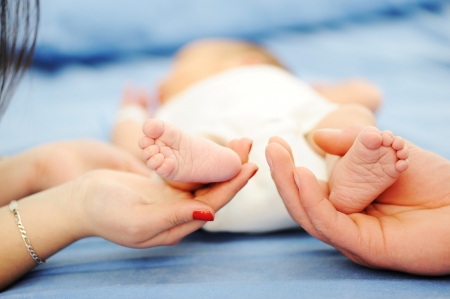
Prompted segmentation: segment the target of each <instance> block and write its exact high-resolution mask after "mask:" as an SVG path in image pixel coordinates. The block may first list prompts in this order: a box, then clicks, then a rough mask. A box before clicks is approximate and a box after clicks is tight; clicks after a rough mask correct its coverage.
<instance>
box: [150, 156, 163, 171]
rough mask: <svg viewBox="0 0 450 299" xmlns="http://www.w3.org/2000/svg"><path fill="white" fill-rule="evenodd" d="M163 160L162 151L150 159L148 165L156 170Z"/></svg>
mask: <svg viewBox="0 0 450 299" xmlns="http://www.w3.org/2000/svg"><path fill="white" fill-rule="evenodd" d="M163 162H164V155H163V154H161V153H160V154H156V155H154V156H153V157H151V158H150V159H148V161H147V166H148V167H149V168H150V169H152V170H155V169H157V168H158V167H160V166H161V164H162V163H163Z"/></svg>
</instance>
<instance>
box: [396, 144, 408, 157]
mask: <svg viewBox="0 0 450 299" xmlns="http://www.w3.org/2000/svg"><path fill="white" fill-rule="evenodd" d="M408 157H409V152H408V148H407V147H406V146H405V147H404V148H402V149H401V150H399V151H397V158H399V159H400V160H406V159H408Z"/></svg>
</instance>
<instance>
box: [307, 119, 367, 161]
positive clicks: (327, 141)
mask: <svg viewBox="0 0 450 299" xmlns="http://www.w3.org/2000/svg"><path fill="white" fill-rule="evenodd" d="M363 128H364V127H363V126H358V125H354V126H349V127H346V128H344V129H342V130H339V129H320V130H317V131H315V132H314V133H313V139H314V142H315V143H316V144H317V145H318V146H319V147H320V148H321V149H323V150H324V151H325V152H327V153H329V154H332V155H337V156H343V155H345V154H346V153H347V152H348V150H349V149H350V147H351V146H352V145H353V143H354V142H355V139H356V137H357V136H358V134H359V133H360V132H361V130H362V129H363Z"/></svg>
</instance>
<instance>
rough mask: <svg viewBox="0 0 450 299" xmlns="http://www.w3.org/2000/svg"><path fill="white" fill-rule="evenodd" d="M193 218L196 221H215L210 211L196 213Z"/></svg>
mask: <svg viewBox="0 0 450 299" xmlns="http://www.w3.org/2000/svg"><path fill="white" fill-rule="evenodd" d="M192 217H193V218H194V219H195V220H202V221H213V220H214V215H213V214H212V213H211V212H210V211H208V210H197V211H194V213H193V214H192Z"/></svg>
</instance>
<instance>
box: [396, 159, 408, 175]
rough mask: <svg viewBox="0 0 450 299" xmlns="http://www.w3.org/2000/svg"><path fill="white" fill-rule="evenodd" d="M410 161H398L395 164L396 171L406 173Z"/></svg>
mask: <svg viewBox="0 0 450 299" xmlns="http://www.w3.org/2000/svg"><path fill="white" fill-rule="evenodd" d="M408 166H409V161H408V160H398V161H397V163H395V169H397V171H399V172H404V171H405V170H406V169H408Z"/></svg>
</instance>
